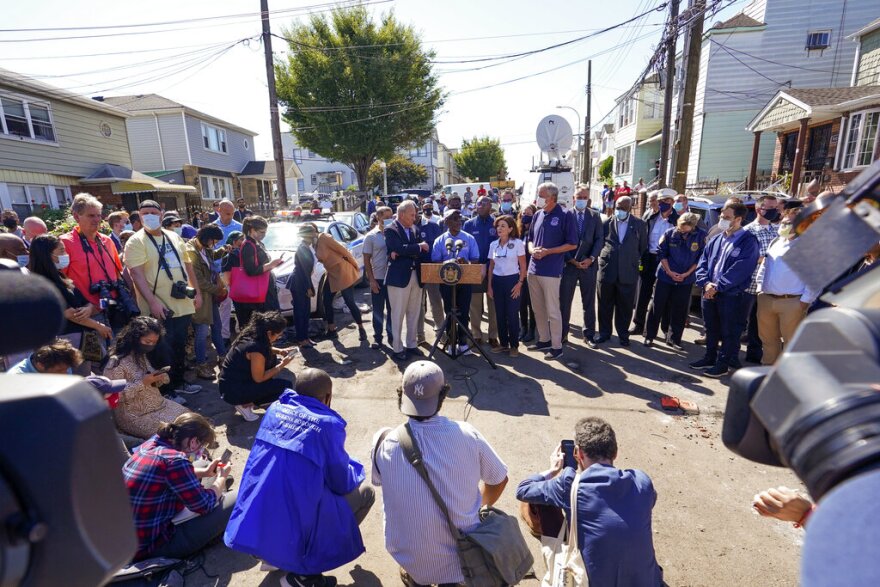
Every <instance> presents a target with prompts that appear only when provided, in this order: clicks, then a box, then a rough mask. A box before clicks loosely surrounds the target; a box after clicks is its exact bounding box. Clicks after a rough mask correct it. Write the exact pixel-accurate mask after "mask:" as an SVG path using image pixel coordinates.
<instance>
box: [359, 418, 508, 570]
mask: <svg viewBox="0 0 880 587" xmlns="http://www.w3.org/2000/svg"><path fill="white" fill-rule="evenodd" d="M409 424H410V426H411V428H412V431H413V436H414V437H415V441H416V444H417V445H418V446H419V448H420V449H421V452H422V457H423V458H424V461H425V466H426V468H427V469H428V475H429V476H430V477H431V481H432V482H433V483H434V486H435V487H436V488H437V491H438V492H439V493H440V496H441V497H442V498H443V501H444V503H446V507H447V508H448V509H449V514H450V516H451V517H452V521H453V522H454V523H455V526H456V527H457V528H458V529H459V530H462V531H464V532H467V531H469V530H472V529H473V528H475V527H476V526H477V525H478V524H479V522H480V516H479V512H480V503H481V496H480V487H479V482H480V481H483V482H484V483H486V484H487V485H498V484H499V483H501V482H503V481H504V480H505V479H506V478H507V465H505V464H504V462H503V461H502V460H501V459H500V458H499V457H498V455H497V454H496V453H495V450H494V449H493V448H492V447H491V446H489V443H488V442H486V439H485V438H483V436H482V435H481V434H480V433H479V432H478V431H477V429H476V428H474V427H473V426H471V425H470V424H468V423H467V422H456V421H453V420H450V419H448V418H444V417H443V416H434V417H433V418H429V419H428V420H425V421H423V422H419V421H417V420H414V419H410V421H409ZM383 430H384V429H383ZM381 432H382V430H380V431H379V432H378V433H377V435H376V438H375V439H374V444H373V445H374V446H375V440H378V436H379V434H381ZM372 482H373V485H377V486H382V500H383V503H384V509H385V548H386V549H387V550H388V552H389V554H391V556H392V557H393V558H394V560H395V561H397V563H398V564H399V565H400V566H401V567H403V568H404V569H405V570H406V571H407V572H408V573H409V574H410V576H412V578H413V580H415V581H416V582H417V583H421V584H423V585H430V584H433V583H437V584H439V583H461V582H463V581H464V576H463V575H462V573H461V564H460V563H459V559H458V553H457V551H456V548H455V540H454V539H453V538H452V534H451V533H450V531H449V524H448V523H447V522H446V518H445V517H444V516H443V513H442V512H441V511H440V508H439V507H438V506H437V504H436V502H435V501H434V498H433V497H432V496H431V492H430V490H429V489H428V486H427V485H426V484H425V482H424V481H423V480H422V478H421V477H419V474H418V473H417V472H416V470H415V468H413V466H412V465H410V464H409V461H407V460H406V456H405V455H404V454H403V450H402V449H401V448H400V444H399V442H398V436H397V430H396V429H395V430H392V431H391V432H389V433H388V436H386V437H385V440H384V442H383V443H382V445H381V446H380V447H378V448H377V449H376V450H375V454H374V456H373V471H372Z"/></svg>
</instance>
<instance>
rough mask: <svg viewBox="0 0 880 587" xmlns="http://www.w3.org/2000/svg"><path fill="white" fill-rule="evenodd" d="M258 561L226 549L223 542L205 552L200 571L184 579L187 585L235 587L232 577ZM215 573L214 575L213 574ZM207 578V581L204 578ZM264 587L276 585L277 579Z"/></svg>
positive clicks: (257, 563) (247, 555) (253, 565)
mask: <svg viewBox="0 0 880 587" xmlns="http://www.w3.org/2000/svg"><path fill="white" fill-rule="evenodd" d="M259 564H260V563H259V561H258V560H257V559H255V558H254V557H252V556H251V555H249V554H244V553H243V552H238V551H235V550H232V549H230V548H227V547H226V545H225V544H223V541H222V540H221V541H219V542H218V543H216V544H213V545H212V546H211V547H210V548H208V549H207V550H205V563H204V565H203V567H202V569H201V570H199V571H196V572H194V573H193V574H192V575H189V576H187V577H186V584H187V585H216V586H217V587H223V586H225V585H235V584H236V582H235V581H233V579H232V577H233V576H234V575H235V574H237V573H240V572H242V571H246V570H248V569H251V568H253V567H255V566H257V565H259ZM215 573H216V574H215ZM206 576H207V577H208V578H207V579H206V578H205V577H206ZM263 584H264V585H268V584H272V585H277V584H278V579H275V581H274V582H272V583H266V582H265V581H264V582H263Z"/></svg>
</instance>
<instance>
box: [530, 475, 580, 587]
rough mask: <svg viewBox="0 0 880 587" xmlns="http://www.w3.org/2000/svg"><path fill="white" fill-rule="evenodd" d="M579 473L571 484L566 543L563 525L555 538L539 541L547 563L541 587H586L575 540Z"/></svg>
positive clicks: (545, 538)
mask: <svg viewBox="0 0 880 587" xmlns="http://www.w3.org/2000/svg"><path fill="white" fill-rule="evenodd" d="M580 482H581V478H580V471H578V472H577V473H575V476H574V482H572V484H571V496H570V501H571V520H569V526H568V542H566V541H565V531H566V527H565V524H563V525H562V527H561V528H560V529H559V536H557V537H556V538H548V537H544V538H542V539H541V552H542V554H543V555H544V560H545V561H546V563H547V574H546V575H544V580H543V581H541V587H587V586H588V585H589V580H588V579H587V569H586V567H585V566H584V559H583V557H582V556H581V552H580V550H579V549H578V540H577V518H578V517H577V492H578V486H579V485H580Z"/></svg>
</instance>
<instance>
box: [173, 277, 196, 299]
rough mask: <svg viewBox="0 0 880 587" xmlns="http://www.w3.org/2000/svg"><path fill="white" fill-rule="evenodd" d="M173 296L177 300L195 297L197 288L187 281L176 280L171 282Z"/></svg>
mask: <svg viewBox="0 0 880 587" xmlns="http://www.w3.org/2000/svg"><path fill="white" fill-rule="evenodd" d="M171 297H172V298H174V299H175V300H183V299H186V298H189V299H194V298H195V297H196V289H195V288H194V287H190V286H189V285H188V284H187V283H186V282H185V281H175V282H174V283H172V284H171Z"/></svg>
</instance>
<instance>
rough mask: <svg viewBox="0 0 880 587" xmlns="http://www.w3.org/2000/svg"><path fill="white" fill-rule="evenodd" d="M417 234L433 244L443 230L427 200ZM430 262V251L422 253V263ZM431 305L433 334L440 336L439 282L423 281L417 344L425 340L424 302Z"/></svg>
mask: <svg viewBox="0 0 880 587" xmlns="http://www.w3.org/2000/svg"><path fill="white" fill-rule="evenodd" d="M418 230H419V234H420V235H421V237H422V241H423V242H426V243H428V244H430V245H432V246H433V243H434V241H435V240H437V237H438V236H440V233H442V232H443V227H442V226H440V224H439V222H438V219H437V215H435V214H434V208H433V205H432V204H431V203H430V202H428V203H425V204H423V205H422V218H421V220H420V221H419V223H418ZM430 262H431V251H425V252H424V253H422V263H430ZM425 302H427V303H428V304H430V305H431V319H432V320H433V321H434V334H435V335H437V336H440V327H441V326H443V319H444V318H445V317H446V316H445V314H444V313H443V297H442V296H441V295H440V284H439V283H425V284H424V287H423V288H422V311H421V314H420V315H419V330H418V336H417V340H418V342H419V344H422V343H423V342H425V314H426V311H427V307H426V305H427V304H426V303H425Z"/></svg>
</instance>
